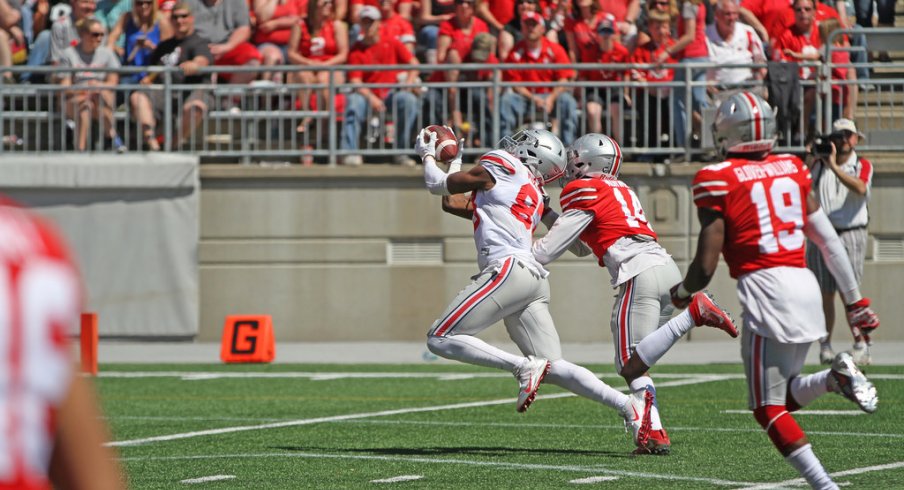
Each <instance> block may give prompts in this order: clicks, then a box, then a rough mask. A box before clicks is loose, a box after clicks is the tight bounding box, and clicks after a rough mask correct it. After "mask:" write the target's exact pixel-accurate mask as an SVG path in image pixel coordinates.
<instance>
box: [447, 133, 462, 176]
mask: <svg viewBox="0 0 904 490" xmlns="http://www.w3.org/2000/svg"><path fill="white" fill-rule="evenodd" d="M464 151H465V139H464V138H461V139H459V140H458V153H456V154H455V158H453V159H452V160H451V161H449V173H450V174H451V173H455V172H458V171H459V170H461V164H462V161H461V156H462V153H464Z"/></svg>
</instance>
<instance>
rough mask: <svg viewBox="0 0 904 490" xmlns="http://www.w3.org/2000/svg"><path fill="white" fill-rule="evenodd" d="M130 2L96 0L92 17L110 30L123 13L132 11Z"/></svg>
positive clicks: (122, 0)
mask: <svg viewBox="0 0 904 490" xmlns="http://www.w3.org/2000/svg"><path fill="white" fill-rule="evenodd" d="M132 2H133V0H98V2H97V10H95V11H94V17H95V18H96V19H97V20H99V21H100V23H101V24H103V26H104V29H105V30H106V31H107V32H110V31H112V30H113V26H114V25H116V23H117V22H118V21H119V19H121V18H122V16H123V14H127V13H129V12H131V11H132ZM120 47H122V46H120Z"/></svg>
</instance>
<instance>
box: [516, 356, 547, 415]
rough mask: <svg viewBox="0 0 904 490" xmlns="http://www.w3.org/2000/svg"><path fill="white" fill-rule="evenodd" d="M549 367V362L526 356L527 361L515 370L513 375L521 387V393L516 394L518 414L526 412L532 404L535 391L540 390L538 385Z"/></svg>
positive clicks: (535, 394)
mask: <svg viewBox="0 0 904 490" xmlns="http://www.w3.org/2000/svg"><path fill="white" fill-rule="evenodd" d="M549 367H550V364H549V360H547V359H543V358H540V357H534V356H527V359H525V360H524V362H522V363H521V365H519V366H518V367H516V368H515V370H514V371H513V374H514V375H515V379H517V380H518V383H519V384H520V385H521V391H519V392H518V405H517V406H516V409H517V410H518V411H519V412H524V411H526V410H527V409H528V408H529V407H530V404H531V403H533V402H534V398H536V397H537V390H538V389H539V388H540V383H542V382H543V379H544V378H546V373H548V372H549Z"/></svg>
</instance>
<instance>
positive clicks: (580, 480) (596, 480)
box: [568, 476, 618, 485]
mask: <svg viewBox="0 0 904 490" xmlns="http://www.w3.org/2000/svg"><path fill="white" fill-rule="evenodd" d="M614 480H618V477H617V476H591V477H589V478H578V479H575V480H571V481H570V482H568V483H572V484H575V485H588V484H593V483H600V482H604V481H614Z"/></svg>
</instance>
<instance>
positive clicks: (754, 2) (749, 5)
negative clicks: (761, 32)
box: [741, 0, 763, 22]
mask: <svg viewBox="0 0 904 490" xmlns="http://www.w3.org/2000/svg"><path fill="white" fill-rule="evenodd" d="M741 7H743V8H745V9H747V10H749V11H750V12H751V13H752V14H753V15H755V16H756V18H757V19H759V20H760V22H762V21H763V19H761V18H760V17H761V16H762V15H763V0H741Z"/></svg>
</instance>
